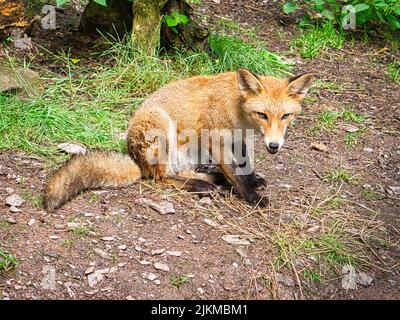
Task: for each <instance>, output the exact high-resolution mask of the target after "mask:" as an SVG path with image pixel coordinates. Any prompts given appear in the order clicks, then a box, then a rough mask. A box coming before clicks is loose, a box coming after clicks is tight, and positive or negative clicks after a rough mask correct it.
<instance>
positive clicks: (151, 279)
mask: <svg viewBox="0 0 400 320" xmlns="http://www.w3.org/2000/svg"><path fill="white" fill-rule="evenodd" d="M157 278H158V276H157V275H156V274H154V273H149V274H148V275H147V279H149V280H150V281H154V280H156V279H157Z"/></svg>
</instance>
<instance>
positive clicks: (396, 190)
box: [389, 186, 400, 193]
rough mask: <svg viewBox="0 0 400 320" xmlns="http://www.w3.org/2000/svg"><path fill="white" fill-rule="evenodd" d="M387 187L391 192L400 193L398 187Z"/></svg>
mask: <svg viewBox="0 0 400 320" xmlns="http://www.w3.org/2000/svg"><path fill="white" fill-rule="evenodd" d="M389 189H390V190H391V191H392V192H393V193H400V187H391V186H389Z"/></svg>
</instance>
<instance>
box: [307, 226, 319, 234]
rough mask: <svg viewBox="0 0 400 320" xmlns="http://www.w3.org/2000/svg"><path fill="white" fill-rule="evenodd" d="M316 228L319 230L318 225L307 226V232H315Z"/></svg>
mask: <svg viewBox="0 0 400 320" xmlns="http://www.w3.org/2000/svg"><path fill="white" fill-rule="evenodd" d="M318 230H319V226H313V227H311V228H308V229H307V232H308V233H314V232H317V231H318Z"/></svg>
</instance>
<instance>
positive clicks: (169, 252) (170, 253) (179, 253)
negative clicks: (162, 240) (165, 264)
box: [167, 251, 182, 257]
mask: <svg viewBox="0 0 400 320" xmlns="http://www.w3.org/2000/svg"><path fill="white" fill-rule="evenodd" d="M167 254H168V255H169V256H173V257H180V256H181V255H182V252H181V251H167Z"/></svg>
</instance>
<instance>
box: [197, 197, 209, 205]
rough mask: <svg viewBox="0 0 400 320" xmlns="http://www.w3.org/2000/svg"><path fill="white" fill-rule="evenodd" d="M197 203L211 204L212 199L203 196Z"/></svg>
mask: <svg viewBox="0 0 400 320" xmlns="http://www.w3.org/2000/svg"><path fill="white" fill-rule="evenodd" d="M199 203H201V204H207V205H211V204H212V201H211V199H210V198H209V197H203V198H201V199H200V200H199Z"/></svg>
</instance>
